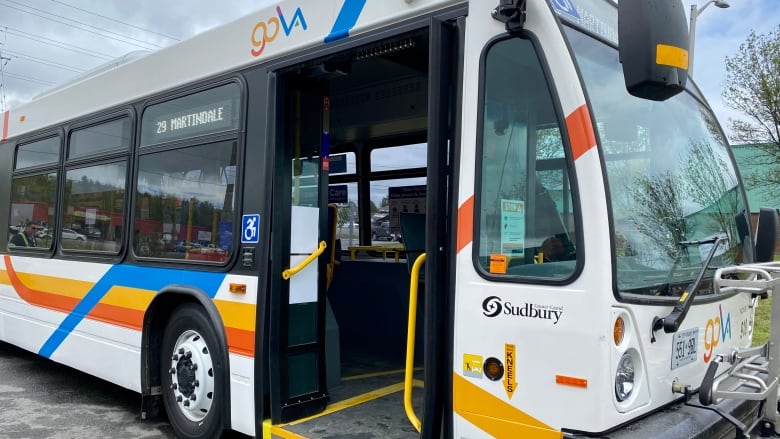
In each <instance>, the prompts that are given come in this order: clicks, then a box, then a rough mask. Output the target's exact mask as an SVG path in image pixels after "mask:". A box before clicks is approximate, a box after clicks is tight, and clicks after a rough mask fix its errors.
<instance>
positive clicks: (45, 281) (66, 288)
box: [16, 272, 95, 299]
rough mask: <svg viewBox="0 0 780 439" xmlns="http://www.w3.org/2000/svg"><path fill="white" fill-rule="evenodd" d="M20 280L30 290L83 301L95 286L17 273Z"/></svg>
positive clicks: (77, 281)
mask: <svg viewBox="0 0 780 439" xmlns="http://www.w3.org/2000/svg"><path fill="white" fill-rule="evenodd" d="M16 274H17V276H19V280H21V281H22V283H23V284H24V285H25V286H26V287H27V288H29V289H31V290H35V291H40V292H43V293H52V294H57V295H60V296H65V297H72V298H74V299H81V298H83V297H84V296H86V295H87V292H88V291H89V290H90V289H91V288H92V287H93V286H94V285H95V283H94V282H86V281H82V280H73V279H64V278H61V277H53V276H44V275H41V274H30V273H18V272H17V273H16Z"/></svg>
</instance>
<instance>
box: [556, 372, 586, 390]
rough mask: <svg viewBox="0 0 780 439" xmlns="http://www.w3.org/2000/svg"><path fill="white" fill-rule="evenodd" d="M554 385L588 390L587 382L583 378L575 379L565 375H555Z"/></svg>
mask: <svg viewBox="0 0 780 439" xmlns="http://www.w3.org/2000/svg"><path fill="white" fill-rule="evenodd" d="M555 384H562V385H564V386H573V387H582V388H583V389H587V388H588V380H586V379H585V378H575V377H569V376H566V375H555Z"/></svg>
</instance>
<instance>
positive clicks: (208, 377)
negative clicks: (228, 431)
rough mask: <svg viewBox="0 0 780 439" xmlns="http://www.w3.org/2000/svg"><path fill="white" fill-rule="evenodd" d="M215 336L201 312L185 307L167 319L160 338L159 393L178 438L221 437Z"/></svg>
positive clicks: (197, 309)
mask: <svg viewBox="0 0 780 439" xmlns="http://www.w3.org/2000/svg"><path fill="white" fill-rule="evenodd" d="M216 340H217V335H216V332H215V331H214V329H213V327H212V326H211V323H210V322H209V319H208V318H207V316H206V314H205V312H204V311H203V310H202V309H201V308H200V307H199V306H197V305H195V304H186V305H183V306H181V307H180V308H179V309H177V310H176V311H175V312H174V313H173V315H171V318H170V320H169V321H168V324H167V326H166V327H165V334H164V336H163V345H162V358H161V362H160V366H161V373H162V393H163V403H164V404H165V411H166V412H167V414H168V420H169V421H170V423H171V426H173V429H174V431H175V432H176V434H177V436H178V437H182V438H212V437H219V436H220V435H221V433H222V429H223V427H222V425H221V419H222V416H221V414H220V411H221V409H222V402H221V401H222V398H223V397H224V396H223V395H224V391H223V389H221V386H222V383H223V381H222V380H221V377H220V376H219V375H220V374H221V368H218V367H215V363H218V362H220V361H221V360H220V358H221V357H220V353H219V352H216V351H215V349H216V347H217V342H216Z"/></svg>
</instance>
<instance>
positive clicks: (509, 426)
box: [452, 373, 563, 439]
mask: <svg viewBox="0 0 780 439" xmlns="http://www.w3.org/2000/svg"><path fill="white" fill-rule="evenodd" d="M452 392H453V402H454V404H453V405H454V409H455V412H456V413H457V414H459V415H460V416H462V417H463V418H464V419H466V420H468V421H469V422H471V423H472V424H474V425H475V426H477V427H478V428H480V429H481V430H483V431H485V432H486V433H488V434H490V435H491V436H493V437H496V438H518V437H533V438H543V439H546V438H549V439H553V438H555V439H560V438H562V437H563V433H561V432H560V431H557V430H554V429H553V428H552V427H550V426H548V425H546V424H544V423H543V422H541V421H539V420H538V419H536V418H534V417H533V416H531V415H529V414H527V413H525V412H523V411H522V410H519V409H517V408H515V407H514V406H512V405H511V404H509V403H507V402H506V401H503V400H502V399H499V398H498V397H496V396H494V395H492V394H490V393H488V392H486V391H485V390H483V389H481V388H479V387H478V386H477V385H475V384H472V383H471V382H470V381H468V380H467V379H466V378H464V377H462V376H460V375H458V374H455V373H453V374H452ZM487 413H490V416H488V415H486V414H487Z"/></svg>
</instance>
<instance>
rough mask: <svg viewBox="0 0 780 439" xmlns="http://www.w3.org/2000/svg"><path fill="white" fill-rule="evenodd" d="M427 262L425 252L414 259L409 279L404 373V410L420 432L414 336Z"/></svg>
mask: <svg viewBox="0 0 780 439" xmlns="http://www.w3.org/2000/svg"><path fill="white" fill-rule="evenodd" d="M424 263H425V253H423V254H421V255H420V256H418V257H417V259H415V260H414V265H412V274H411V276H410V278H411V279H410V281H409V323H408V327H407V331H406V372H405V373H404V410H405V411H406V417H407V418H409V422H411V423H412V425H413V426H414V428H416V429H417V432H418V433H419V432H420V429H421V428H422V423H421V422H420V419H419V418H418V417H417V415H415V414H414V407H412V387H413V384H414V379H413V378H414V336H415V331H416V324H417V285H418V284H419V281H418V279H419V277H420V267H422V264H424Z"/></svg>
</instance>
